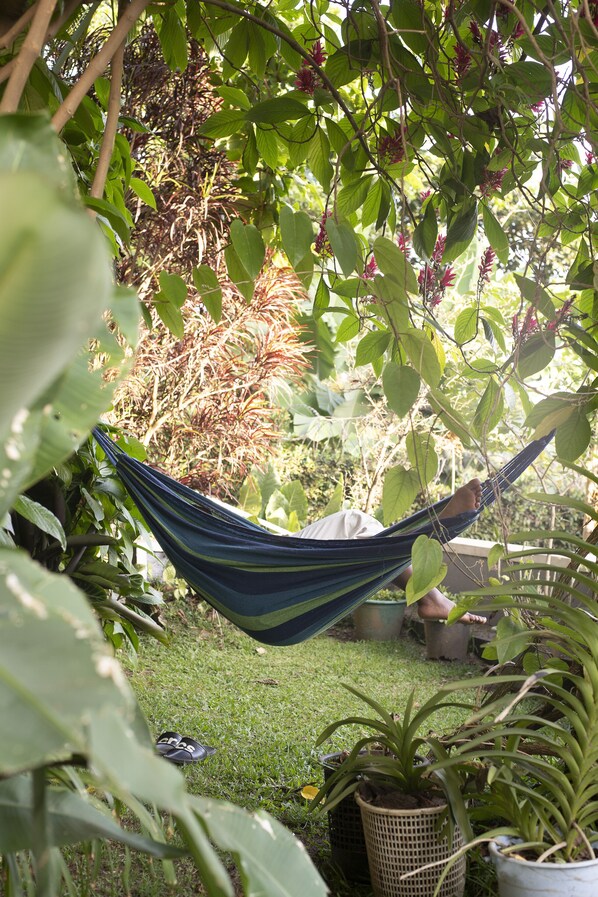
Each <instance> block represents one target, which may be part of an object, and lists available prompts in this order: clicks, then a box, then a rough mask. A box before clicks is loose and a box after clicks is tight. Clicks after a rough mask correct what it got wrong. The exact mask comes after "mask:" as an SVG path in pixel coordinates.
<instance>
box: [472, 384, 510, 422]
mask: <svg viewBox="0 0 598 897" xmlns="http://www.w3.org/2000/svg"><path fill="white" fill-rule="evenodd" d="M503 411H504V396H503V391H502V389H501V387H500V385H499V384H498V383H497V382H496V380H495V379H494V378H493V377H491V378H490V379H489V380H488V383H487V385H486V388H485V390H484V392H483V393H482V398H481V399H480V401H479V402H478V406H477V408H476V410H475V414H474V417H473V430H474V433H476V435H478V436H481V435H483V434H486V433H490V431H491V430H493V429H494V428H495V427H496V426H497V425H498V424H499V423H500V421H501V419H502V415H503Z"/></svg>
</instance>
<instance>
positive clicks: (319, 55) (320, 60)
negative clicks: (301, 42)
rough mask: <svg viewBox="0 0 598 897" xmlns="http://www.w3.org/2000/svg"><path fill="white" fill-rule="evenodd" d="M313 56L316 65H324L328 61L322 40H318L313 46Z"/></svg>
mask: <svg viewBox="0 0 598 897" xmlns="http://www.w3.org/2000/svg"><path fill="white" fill-rule="evenodd" d="M311 58H312V59H313V61H314V62H315V64H316V65H320V66H322V65H324V63H325V62H326V53H325V51H324V48H323V46H322V41H321V40H317V41H316V42H315V44H314V45H313V47H312V48H311Z"/></svg>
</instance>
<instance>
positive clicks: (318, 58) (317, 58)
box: [295, 40, 326, 96]
mask: <svg viewBox="0 0 598 897" xmlns="http://www.w3.org/2000/svg"><path fill="white" fill-rule="evenodd" d="M325 61H326V53H325V52H324V49H323V47H322V41H320V40H317V41H316V42H315V44H313V46H312V48H311V58H310V59H304V60H303V61H302V62H301V68H300V69H299V71H298V72H297V76H296V78H295V87H296V88H297V90H301V91H303V93H308V94H310V96H312V95H313V92H314V90H315V89H316V88H317V87H321V86H322V81H321V79H320V76H319V75H318V74H317V72H315V71H314V70H313V68H312V66H313V65H317V66H322V65H323V64H324V62H325Z"/></svg>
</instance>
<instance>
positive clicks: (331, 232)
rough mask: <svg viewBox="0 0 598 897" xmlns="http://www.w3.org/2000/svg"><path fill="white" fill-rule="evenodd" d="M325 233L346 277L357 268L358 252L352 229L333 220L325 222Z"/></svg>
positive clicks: (344, 223)
mask: <svg viewBox="0 0 598 897" xmlns="http://www.w3.org/2000/svg"><path fill="white" fill-rule="evenodd" d="M326 233H327V234H328V239H329V240H330V245H331V247H332V251H333V253H334V256H335V258H336V260H337V261H338V263H339V265H340V267H341V271H342V272H343V274H344V275H345V277H348V276H349V274H352V272H353V271H354V270H355V268H356V267H357V260H358V258H359V251H358V247H357V240H356V239H355V234H354V232H353V230H352V228H351V227H350V226H349V225H348V224H347V223H346V222H344V221H342V222H341V223H340V224H337V223H336V222H335V221H334V219H333V218H328V220H327V221H326Z"/></svg>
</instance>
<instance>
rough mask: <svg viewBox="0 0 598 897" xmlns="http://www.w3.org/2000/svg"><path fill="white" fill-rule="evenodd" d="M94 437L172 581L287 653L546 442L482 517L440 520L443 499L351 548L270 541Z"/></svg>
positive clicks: (459, 528) (452, 527) (451, 530)
mask: <svg viewBox="0 0 598 897" xmlns="http://www.w3.org/2000/svg"><path fill="white" fill-rule="evenodd" d="M94 437H95V439H96V440H97V442H98V443H99V445H100V446H101V447H102V449H103V450H104V452H105V453H106V456H107V457H108V459H109V460H110V461H111V462H112V463H113V464H114V466H115V468H116V472H117V473H118V475H119V477H120V479H121V480H122V482H123V484H124V486H125V487H126V489H127V491H128V492H129V494H130V495H131V497H132V499H133V501H134V502H135V504H136V505H137V507H138V508H139V511H140V512H141V514H142V516H143V518H144V520H145V522H146V523H147V525H148V527H149V529H150V530H151V531H152V533H153V534H154V536H155V537H156V539H157V541H158V543H159V544H160V546H161V548H162V550H163V551H164V553H165V554H166V556H167V557H168V559H169V560H170V562H171V563H172V564H173V566H174V567H175V569H176V571H177V573H178V575H179V576H181V577H182V578H183V579H185V580H186V581H187V582H188V583H189V585H190V586H191V588H192V589H193V590H194V591H195V592H197V594H198V595H199V596H200V597H201V598H203V599H205V601H207V602H208V603H209V604H210V605H211V606H212V607H213V608H215V609H216V610H217V611H218V612H219V613H221V614H223V616H225V617H226V618H227V619H228V620H230V621H231V622H232V623H234V624H235V625H236V626H238V627H239V628H240V629H242V630H243V631H244V632H246V633H247V634H248V635H250V636H251V637H252V638H254V639H257V640H258V641H260V642H263V643H264V644H268V645H293V644H296V643H298V642H301V641H304V640H305V639H307V638H310V637H311V636H314V635H317V634H318V633H320V632H322V631H324V630H325V629H327V628H328V627H329V626H332V625H333V624H334V623H336V622H337V621H338V620H340V619H342V618H343V617H345V616H346V615H347V614H349V613H350V612H351V611H352V610H354V609H355V608H356V607H357V606H358V605H359V604H361V603H362V602H363V601H365V600H366V599H367V598H369V597H371V596H372V595H373V594H375V593H376V592H377V591H378V590H379V589H381V588H383V587H384V586H386V585H388V584H389V583H390V582H391V581H392V580H394V579H395V578H396V577H397V576H398V575H399V573H401V572H402V571H403V570H404V569H405V568H406V567H408V566H409V564H410V561H411V550H412V547H413V543H414V542H415V540H416V539H417V537H418V536H420V535H422V534H423V535H426V536H429V537H434V538H436V539H438V540H439V541H440V542H441V543H445V542H449V541H450V540H451V539H454V538H455V537H456V536H458V535H460V534H461V533H462V532H463V531H464V530H465V529H467V527H468V526H470V525H471V524H472V523H473V522H474V521H475V520H476V519H477V517H478V516H479V514H480V513H481V511H482V510H483V508H486V507H488V505H490V504H492V502H493V501H494V500H495V499H496V497H497V495H498V494H499V493H501V492H504V491H505V489H506V488H508V486H509V485H510V484H511V483H513V482H514V481H515V480H516V479H517V477H518V476H520V474H522V473H523V471H524V470H525V469H526V468H527V467H528V466H529V465H530V464H531V463H532V462H533V461H534V459H535V458H536V457H537V456H538V455H539V454H540V452H541V451H542V450H543V449H544V447H545V446H546V445H547V443H548V442H549V441H550V439H551V437H552V434H550V435H549V436H546V437H544V438H542V439H538V440H535V441H534V442H532V443H530V444H529V445H528V446H526V448H524V449H523V450H522V451H521V452H519V454H517V455H516V456H515V457H514V458H512V459H511V460H510V461H509V462H508V463H507V464H505V465H504V467H502V468H501V469H500V470H499V471H498V472H497V473H496V474H495V475H494V476H493V477H491V478H490V479H488V480H486V482H485V483H484V484H483V488H482V499H481V507H480V509H479V510H477V511H468V512H466V513H463V514H459V515H457V516H455V517H450V518H448V517H447V518H444V519H443V520H439V519H438V514H439V513H440V512H441V511H442V509H443V507H444V506H445V505H446V504H447V503H448V501H449V500H450V496H449V497H448V498H446V499H443V500H442V501H440V502H437V503H436V504H434V505H432V506H431V507H429V508H426V509H424V510H422V511H418V512H417V513H416V514H413V515H412V516H411V517H409V518H407V519H406V520H403V521H401V522H400V523H397V524H395V525H393V526H391V527H389V528H388V529H385V530H383V531H382V532H381V533H380V534H379V535H376V536H370V537H368V538H365V539H351V540H321V539H306V538H294V537H293V536H279V535H274V534H273V533H270V532H268V531H266V530H265V529H263V528H262V527H261V526H258V525H257V524H255V523H253V522H252V521H251V520H247V519H245V518H244V517H241V516H239V515H238V514H235V513H233V512H231V511H229V510H228V509H227V508H223V507H222V506H221V505H220V504H218V503H216V502H214V501H212V500H210V499H209V498H206V497H205V496H203V495H200V494H199V493H197V492H194V491H193V490H192V489H189V488H188V487H187V486H184V485H182V484H181V483H178V482H177V481H176V480H173V479H171V478H170V477H168V476H166V474H164V473H161V472H159V471H157V470H154V469H152V468H151V467H148V466H147V465H145V464H143V463H141V462H139V461H136V460H135V459H134V458H130V457H129V456H128V455H127V454H126V453H125V452H124V451H122V449H120V448H119V447H118V446H117V445H116V444H115V443H114V442H113V441H112V440H111V439H110V438H109V437H108V436H107V435H106V434H105V433H104V432H103V431H102V430H100V429H99V428H96V429H95V430H94Z"/></svg>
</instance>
